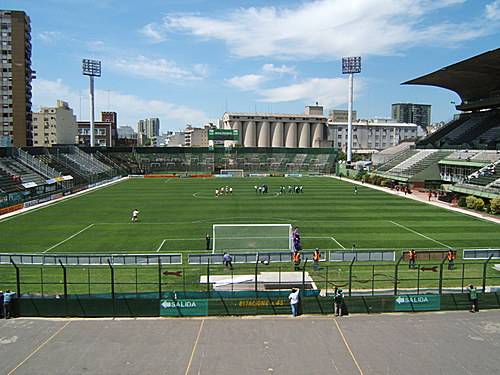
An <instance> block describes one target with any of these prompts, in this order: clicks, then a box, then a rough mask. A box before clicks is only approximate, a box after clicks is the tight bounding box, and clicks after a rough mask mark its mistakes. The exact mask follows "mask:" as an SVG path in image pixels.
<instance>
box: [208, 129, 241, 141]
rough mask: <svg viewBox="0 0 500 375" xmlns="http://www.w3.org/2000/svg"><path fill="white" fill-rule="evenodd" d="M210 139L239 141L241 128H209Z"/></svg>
mask: <svg viewBox="0 0 500 375" xmlns="http://www.w3.org/2000/svg"><path fill="white" fill-rule="evenodd" d="M208 140H209V141H239V140H240V130H239V129H208Z"/></svg>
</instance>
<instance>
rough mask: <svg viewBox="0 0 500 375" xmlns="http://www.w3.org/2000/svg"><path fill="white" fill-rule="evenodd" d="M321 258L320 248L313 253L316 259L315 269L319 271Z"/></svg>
mask: <svg viewBox="0 0 500 375" xmlns="http://www.w3.org/2000/svg"><path fill="white" fill-rule="evenodd" d="M320 259H321V251H319V249H318V248H316V250H314V253H313V261H314V270H315V271H319V260H320Z"/></svg>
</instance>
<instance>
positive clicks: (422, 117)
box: [392, 103, 431, 131]
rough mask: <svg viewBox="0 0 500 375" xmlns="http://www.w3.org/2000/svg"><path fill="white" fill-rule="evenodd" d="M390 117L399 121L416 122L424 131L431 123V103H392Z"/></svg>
mask: <svg viewBox="0 0 500 375" xmlns="http://www.w3.org/2000/svg"><path fill="white" fill-rule="evenodd" d="M392 118H393V119H396V120H398V121H399V122H405V123H410V124H417V125H418V126H419V127H420V128H422V129H423V130H424V131H427V127H428V126H429V125H430V124H431V105H430V104H414V103H394V104H393V105H392Z"/></svg>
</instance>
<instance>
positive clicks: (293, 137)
mask: <svg viewBox="0 0 500 375" xmlns="http://www.w3.org/2000/svg"><path fill="white" fill-rule="evenodd" d="M285 147H297V123H296V122H289V123H287V124H286V125H285Z"/></svg>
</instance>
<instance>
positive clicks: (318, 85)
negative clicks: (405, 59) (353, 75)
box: [259, 78, 364, 107]
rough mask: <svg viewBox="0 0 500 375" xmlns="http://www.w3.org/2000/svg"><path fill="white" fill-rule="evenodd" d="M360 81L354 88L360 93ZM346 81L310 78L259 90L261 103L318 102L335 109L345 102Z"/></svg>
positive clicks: (341, 79) (362, 84)
mask: <svg viewBox="0 0 500 375" xmlns="http://www.w3.org/2000/svg"><path fill="white" fill-rule="evenodd" d="M363 87H364V82H363V80H362V79H357V80H356V84H355V85H354V88H355V90H356V91H361V90H362V89H363ZM347 91H348V80H347V79H345V78H311V79H309V80H307V81H304V82H302V83H297V84H293V85H289V86H282V87H276V88H273V89H267V90H261V91H259V94H260V95H262V96H263V97H264V99H262V101H264V102H269V103H278V102H290V101H297V100H299V101H304V102H308V103H314V102H320V103H321V104H322V105H323V106H325V107H335V106H338V105H339V104H343V103H346V102H347Z"/></svg>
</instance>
